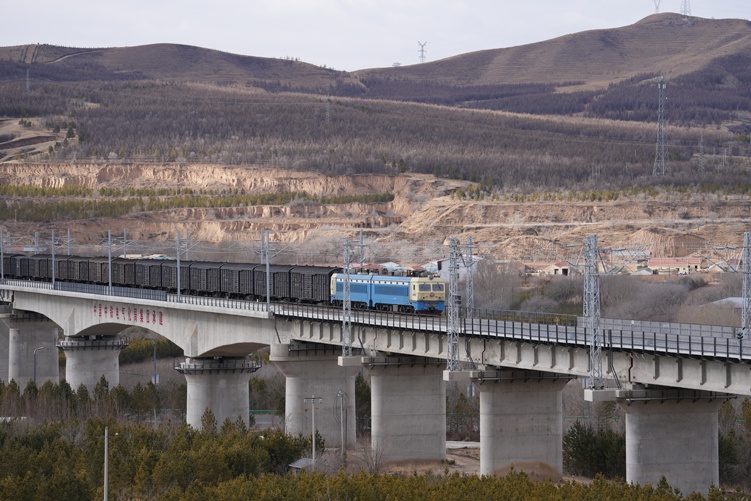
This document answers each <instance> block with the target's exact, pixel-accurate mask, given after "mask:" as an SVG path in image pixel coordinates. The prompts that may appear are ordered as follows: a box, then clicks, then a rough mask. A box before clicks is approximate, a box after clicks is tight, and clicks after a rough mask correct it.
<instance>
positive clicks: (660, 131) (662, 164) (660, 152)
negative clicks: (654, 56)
mask: <svg viewBox="0 0 751 501" xmlns="http://www.w3.org/2000/svg"><path fill="white" fill-rule="evenodd" d="M666 88H667V84H666V83H665V79H664V77H660V81H659V82H657V89H658V90H659V102H658V106H657V150H656V152H655V165H654V169H652V175H653V176H664V175H665V174H666V172H667V170H668V160H667V151H666V146H665V100H666V99H667V98H666V97H665V89H666Z"/></svg>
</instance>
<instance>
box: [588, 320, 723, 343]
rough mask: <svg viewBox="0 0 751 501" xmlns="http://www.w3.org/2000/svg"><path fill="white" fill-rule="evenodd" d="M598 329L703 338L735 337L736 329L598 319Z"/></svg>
mask: <svg viewBox="0 0 751 501" xmlns="http://www.w3.org/2000/svg"><path fill="white" fill-rule="evenodd" d="M600 327H602V328H603V329H605V330H612V331H617V330H621V331H624V332H628V331H633V332H636V333H638V332H659V333H667V334H681V335H686V334H688V335H690V336H705V337H719V338H735V337H737V331H738V328H737V327H726V326H721V325H702V324H685V323H673V322H649V321H645V320H621V319H617V318H600Z"/></svg>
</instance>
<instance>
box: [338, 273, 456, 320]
mask: <svg viewBox="0 0 751 501" xmlns="http://www.w3.org/2000/svg"><path fill="white" fill-rule="evenodd" d="M345 277H346V275H345V274H344V273H335V274H333V275H332V276H331V304H333V305H334V306H341V305H342V301H343V300H344V280H345ZM349 283H350V285H349V293H350V302H351V304H352V308H358V309H375V310H380V311H398V312H402V313H438V314H440V313H441V312H443V311H444V310H445V308H446V284H445V282H444V281H443V280H442V279H441V278H439V277H437V276H432V275H431V276H428V277H395V276H391V275H374V274H368V275H365V274H351V275H349Z"/></svg>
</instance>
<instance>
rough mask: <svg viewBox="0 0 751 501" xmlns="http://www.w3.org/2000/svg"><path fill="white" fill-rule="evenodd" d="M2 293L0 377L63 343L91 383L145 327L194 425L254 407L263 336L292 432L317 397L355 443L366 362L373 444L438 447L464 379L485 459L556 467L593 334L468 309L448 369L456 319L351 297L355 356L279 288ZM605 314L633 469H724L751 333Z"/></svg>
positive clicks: (324, 421) (320, 316) (682, 482)
mask: <svg viewBox="0 0 751 501" xmlns="http://www.w3.org/2000/svg"><path fill="white" fill-rule="evenodd" d="M63 288H65V289H68V290H63ZM0 300H2V301H4V302H5V305H6V306H5V307H2V308H0V316H2V317H4V318H3V322H2V323H0V377H2V376H3V375H5V374H7V377H8V379H15V380H16V381H17V382H18V383H19V384H20V385H21V386H23V385H24V384H25V383H26V382H27V381H28V380H29V379H30V378H31V377H32V373H33V372H35V373H36V377H37V380H38V381H43V380H47V379H50V380H53V381H55V382H56V381H57V379H58V377H57V356H56V350H55V348H56V347H57V348H59V349H62V350H64V351H65V354H66V358H67V363H66V376H65V377H66V379H67V380H68V382H69V383H70V384H71V386H73V387H74V388H75V387H77V386H78V385H80V384H84V385H86V386H89V387H93V386H94V385H95V384H96V382H97V381H98V380H99V379H100V378H101V376H102V375H104V376H105V377H106V378H107V380H108V381H109V382H110V384H111V385H113V386H114V385H117V384H118V382H119V373H118V370H119V366H118V353H119V349H121V348H123V347H124V343H122V342H120V341H118V340H117V338H116V337H115V336H116V334H118V333H119V332H121V331H122V330H123V329H125V328H127V327H130V326H139V327H143V328H146V329H149V330H151V331H153V332H155V333H157V334H159V335H161V336H163V337H165V338H167V339H169V340H170V341H172V342H174V343H175V344H177V345H178V346H180V347H181V348H182V349H183V350H184V351H185V356H186V360H185V362H184V363H182V364H181V365H180V367H179V368H178V370H179V371H180V372H182V373H183V374H184V375H185V377H186V381H187V387H188V404H187V421H188V423H189V424H191V425H193V426H196V427H198V426H200V418H201V415H202V414H203V412H204V410H205V409H206V408H210V409H211V410H212V411H213V412H214V414H215V416H216V417H217V420H218V421H219V422H222V421H223V420H224V419H225V418H230V419H233V420H234V419H237V418H238V417H240V418H242V419H244V420H247V419H248V415H249V392H248V381H249V378H250V377H251V374H252V372H253V371H254V370H255V369H256V366H255V365H254V364H253V363H251V362H250V360H249V359H248V358H247V357H248V355H250V354H251V353H253V352H254V351H256V350H258V349H259V348H261V347H265V346H270V347H271V361H272V362H273V363H274V364H276V365H277V367H279V369H280V370H281V371H282V373H283V374H284V375H285V376H286V381H287V383H286V410H285V420H286V421H285V423H286V429H287V432H289V433H292V434H297V433H303V434H308V433H310V432H311V419H310V417H309V416H310V406H311V405H312V402H311V397H312V396H315V397H320V398H321V399H322V400H321V401H320V403H319V404H317V407H316V409H317V410H316V413H317V414H316V417H317V421H316V429H317V430H318V431H319V432H320V433H321V434H322V435H323V437H324V438H325V440H326V443H327V445H329V446H332V447H339V446H341V445H342V443H344V445H345V446H347V447H351V446H353V445H354V443H355V412H354V409H355V402H354V395H355V389H354V381H355V376H356V374H357V373H358V372H359V371H360V370H362V369H363V368H364V369H366V370H367V371H368V372H369V374H370V377H371V399H372V400H371V407H372V438H371V440H372V448H373V450H374V451H376V453H378V454H379V455H381V456H382V457H383V458H385V459H387V460H389V461H401V460H440V459H445V457H446V456H445V454H446V439H445V430H446V400H445V384H446V381H450V380H456V379H462V378H469V379H471V380H472V381H474V382H475V383H476V384H477V385H478V388H479V391H480V414H481V416H480V435H481V440H480V441H481V457H480V469H481V473H482V474H492V473H493V472H495V471H496V470H498V469H500V468H502V467H504V466H507V465H509V464H513V463H521V462H527V461H543V462H546V463H549V464H550V465H552V466H554V467H555V468H557V469H558V470H561V469H562V466H563V465H562V436H563V424H562V389H563V387H564V386H565V384H566V383H567V382H568V381H569V380H571V379H573V378H577V377H586V376H588V375H589V374H590V354H589V349H590V348H589V347H590V342H591V338H590V333H588V332H587V331H586V329H584V328H581V327H577V326H576V325H566V324H565V323H563V322H558V323H556V321H555V320H554V321H553V322H551V323H536V322H534V321H533V320H532V319H531V318H528V319H524V318H521V317H520V318H515V319H504V320H501V319H493V318H482V319H479V318H475V319H462V321H463V325H462V330H461V332H462V334H461V343H460V344H461V350H460V351H461V355H460V358H461V361H462V362H463V365H465V366H467V367H469V368H470V370H467V371H462V372H445V370H444V369H445V367H446V359H447V356H448V346H447V337H446V330H447V325H446V320H445V319H444V318H440V317H418V316H409V315H399V314H394V313H383V312H370V311H362V310H357V311H353V312H352V331H353V337H354V343H353V346H354V347H355V348H357V349H358V350H356V351H358V352H359V355H358V356H356V357H342V356H341V353H342V350H341V346H342V320H341V311H340V310H337V309H331V308H326V307H316V306H305V305H299V304H280V303H275V304H272V305H271V311H267V306H266V304H264V303H256V302H248V301H232V300H223V299H213V298H203V297H192V296H184V295H183V296H175V295H169V294H164V293H157V292H155V291H141V290H138V289H110V288H108V287H101V286H75V287H71V284H64V283H56V284H55V286H54V287H53V286H52V284H49V283H41V282H25V281H11V280H5V282H4V283H3V284H0ZM578 324H583V322H578ZM602 325H603V326H604V329H605V331H604V334H605V338H606V340H607V343H606V347H605V349H604V350H603V356H604V359H605V360H606V365H607V369H606V373H607V377H608V378H609V380H610V381H611V383H612V384H611V385H610V386H611V388H609V389H606V390H599V391H588V392H587V394H586V398H588V399H589V400H592V401H598V400H614V401H616V402H618V403H619V404H620V405H621V406H622V407H623V409H624V410H625V413H626V442H627V480H628V481H630V482H637V483H652V484H655V483H657V482H658V481H659V478H660V476H662V475H665V476H666V478H667V480H668V482H670V483H671V485H673V486H676V487H678V488H680V489H681V491H682V492H684V493H689V492H692V491H694V490H696V491H700V492H703V493H706V492H707V490H708V487H709V486H710V485H711V484H715V485H717V484H718V483H719V473H718V410H719V407H720V406H721V404H722V403H723V402H724V401H726V400H727V399H728V398H732V397H734V396H735V395H751V346H748V345H749V344H751V343H749V342H748V341H746V343H745V344H744V342H743V340H740V339H737V338H736V337H735V335H734V332H733V330H732V329H721V328H717V329H714V330H711V331H704V330H700V329H697V328H696V326H688V325H676V324H672V325H646V327H645V324H639V323H630V322H626V323H623V322H620V323H619V321H607V320H606V319H603V322H602ZM32 355H34V356H33V357H32ZM32 359H33V360H35V361H36V363H35V364H34V367H33V369H34V370H33V371H32ZM342 416H344V420H345V425H344V426H342V425H341V419H342ZM342 429H344V430H346V431H345V432H344V433H342Z"/></svg>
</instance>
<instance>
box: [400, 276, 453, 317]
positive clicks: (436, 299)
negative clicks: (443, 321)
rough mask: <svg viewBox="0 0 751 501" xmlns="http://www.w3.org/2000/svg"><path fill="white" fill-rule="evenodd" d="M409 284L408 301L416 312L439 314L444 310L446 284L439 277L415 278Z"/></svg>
mask: <svg viewBox="0 0 751 501" xmlns="http://www.w3.org/2000/svg"><path fill="white" fill-rule="evenodd" d="M411 282H412V283H411V284H410V288H409V290H410V297H409V300H410V302H411V303H412V305H413V306H414V308H415V311H416V312H422V313H441V312H442V311H444V310H445V309H446V283H445V282H444V281H443V280H442V279H441V278H439V277H437V276H434V275H430V276H428V277H415V278H413V279H412V281H411Z"/></svg>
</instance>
